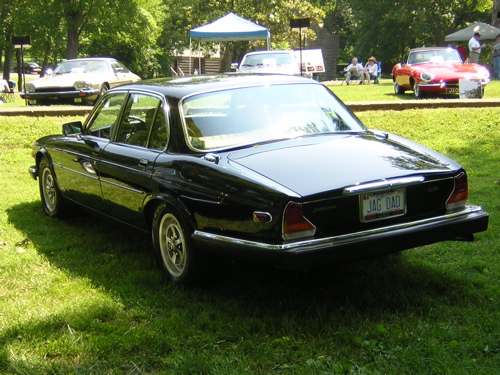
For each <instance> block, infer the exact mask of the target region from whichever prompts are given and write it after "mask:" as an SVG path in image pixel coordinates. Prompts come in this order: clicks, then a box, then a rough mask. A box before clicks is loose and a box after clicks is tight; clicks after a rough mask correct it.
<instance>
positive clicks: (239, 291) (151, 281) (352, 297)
mask: <svg viewBox="0 0 500 375" xmlns="http://www.w3.org/2000/svg"><path fill="white" fill-rule="evenodd" d="M7 214H8V219H9V221H10V222H11V223H12V224H13V225H14V226H15V227H16V228H17V229H18V230H19V231H20V232H22V233H25V235H26V236H27V238H26V239H19V241H20V246H23V245H22V241H23V240H25V244H27V245H26V246H34V247H35V248H36V250H37V252H38V253H40V254H43V255H44V256H45V257H46V258H47V259H48V260H49V261H50V262H51V264H53V265H55V266H57V267H59V268H60V269H64V270H65V271H66V272H70V273H71V274H72V275H74V276H75V277H83V278H88V279H90V280H92V284H93V285H98V286H100V287H102V288H104V290H111V291H112V292H113V293H114V294H117V295H120V296H121V298H122V299H123V300H124V301H127V300H128V301H129V303H131V304H134V302H133V300H134V299H135V298H139V297H140V296H144V295H148V296H150V297H151V298H152V301H151V303H152V304H156V303H158V300H156V299H157V298H158V299H159V300H163V301H168V300H169V298H164V295H165V293H166V294H168V293H171V292H172V291H173V290H177V291H178V292H179V291H181V293H183V294H185V298H187V299H189V298H190V296H191V297H193V298H196V297H194V296H195V295H198V294H199V293H203V294H205V295H210V296H212V299H211V300H213V298H215V299H218V298H220V299H221V301H228V300H232V301H234V302H235V303H237V304H241V307H244V309H243V310H244V311H248V314H250V315H252V314H254V313H255V312H252V309H251V308H250V309H248V308H247V306H249V304H250V305H255V306H261V308H259V309H258V310H259V311H261V310H262V306H265V307H266V309H267V308H269V309H270V310H272V311H273V312H275V313H280V312H281V313H284V312H292V311H293V312H296V313H299V314H304V313H307V312H308V311H309V310H310V309H316V308H317V307H318V306H320V307H321V308H323V309H325V311H329V313H330V312H331V311H338V310H342V309H344V308H347V307H349V308H354V309H356V310H358V311H360V312H361V311H364V310H366V309H369V310H370V314H373V312H374V311H377V310H379V311H380V312H383V311H388V310H394V311H413V312H415V311H416V310H421V309H423V310H426V309H428V308H431V306H432V305H433V304H438V303H448V304H449V303H457V304H463V303H472V302H473V301H471V299H474V298H476V297H475V296H473V295H470V294H469V292H468V290H469V287H470V286H469V285H467V284H466V283H465V282H464V281H461V280H457V279H455V278H453V277H450V276H448V275H447V274H444V273H443V272H442V270H440V269H439V268H438V267H433V266H432V265H429V264H427V263H425V262H421V261H420V260H419V257H418V256H415V255H418V254H419V253H422V252H423V253H425V252H426V251H430V252H432V251H433V249H428V248H425V247H423V248H418V249H413V250H407V251H405V252H403V253H397V254H391V255H387V256H382V257H376V258H370V259H366V260H361V261H357V262H353V263H348V264H339V265H335V266H330V267H324V268H317V269H311V270H302V271H290V270H282V269H276V268H274V267H272V266H267V265H262V264H254V263H249V262H241V261H232V260H226V259H217V261H216V262H212V263H213V265H212V266H211V269H210V270H207V274H208V275H209V276H210V277H207V279H206V280H207V281H206V282H204V283H200V284H199V285H196V286H195V287H190V288H188V287H185V288H177V287H175V286H173V285H171V284H169V283H168V282H167V281H166V278H165V277H164V275H163V274H162V272H161V271H160V269H159V267H157V265H156V261H155V259H154V256H153V254H152V251H151V241H150V238H149V236H148V235H146V234H143V233H139V232H134V231H131V230H128V229H125V228H121V227H117V226H115V225H113V224H111V223H106V222H105V221H102V220H100V219H96V218H94V217H92V216H87V215H83V214H82V215H77V216H75V217H73V218H69V219H66V220H57V219H50V218H48V217H47V216H45V215H44V214H43V210H42V208H41V207H40V203H36V202H35V203H22V204H19V205H15V206H12V207H11V208H9V209H8V210H7ZM27 218H28V219H27ZM131 287H132V288H133V290H130V288H131ZM408 291H411V293H409V292H408ZM475 293H476V294H475V295H477V290H476V291H475ZM444 296H446V298H443V297H444ZM213 301H214V306H215V305H216V304H217V303H216V302H215V300H213ZM453 301H455V302H453ZM143 302H144V301H143ZM207 303H209V302H207ZM182 304H184V302H183V303H182ZM170 307H171V306H170ZM212 307H213V306H212Z"/></svg>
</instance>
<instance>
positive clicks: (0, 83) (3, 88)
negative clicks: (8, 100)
mask: <svg viewBox="0 0 500 375" xmlns="http://www.w3.org/2000/svg"><path fill="white" fill-rule="evenodd" d="M0 92H10V87H9V82H7V80H5V79H2V80H0Z"/></svg>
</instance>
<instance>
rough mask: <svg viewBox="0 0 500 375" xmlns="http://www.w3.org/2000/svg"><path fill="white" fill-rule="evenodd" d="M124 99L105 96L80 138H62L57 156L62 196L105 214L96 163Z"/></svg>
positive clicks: (121, 95)
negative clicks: (59, 152)
mask: <svg viewBox="0 0 500 375" xmlns="http://www.w3.org/2000/svg"><path fill="white" fill-rule="evenodd" d="M126 98H127V92H126V91H123V92H117V93H110V94H108V95H107V96H106V97H105V98H104V99H103V100H102V101H101V102H100V104H98V107H96V108H95V110H94V111H93V112H92V113H91V114H90V116H89V118H88V120H87V122H86V124H85V127H84V129H83V132H82V134H77V135H71V136H67V137H66V138H65V146H64V148H63V151H62V153H61V154H60V165H61V168H62V171H61V177H62V178H60V179H59V183H60V188H61V191H62V192H63V194H64V196H65V197H66V198H68V199H71V200H73V201H75V202H77V203H79V204H82V205H84V206H86V207H88V208H91V209H93V210H96V211H100V212H105V207H104V203H103V199H102V191H101V185H100V181H99V179H100V171H99V168H98V163H99V159H100V158H101V154H102V152H103V150H104V149H105V148H106V146H107V145H108V144H109V142H110V139H111V137H112V135H113V134H114V132H115V130H116V129H115V128H116V125H117V124H118V122H119V119H120V116H121V112H122V106H123V104H124V103H125V100H126Z"/></svg>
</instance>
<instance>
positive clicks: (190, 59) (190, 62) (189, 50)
mask: <svg viewBox="0 0 500 375" xmlns="http://www.w3.org/2000/svg"><path fill="white" fill-rule="evenodd" d="M191 51H192V50H191V38H189V73H188V74H191V55H192V53H191Z"/></svg>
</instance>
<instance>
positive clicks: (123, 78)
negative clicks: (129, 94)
mask: <svg viewBox="0 0 500 375" xmlns="http://www.w3.org/2000/svg"><path fill="white" fill-rule="evenodd" d="M111 70H112V71H113V73H114V75H115V78H114V79H112V80H109V84H110V86H111V87H115V86H118V85H123V84H125V83H131V82H133V81H134V77H135V75H134V74H132V73H131V72H130V70H128V69H127V68H126V67H125V65H123V64H121V63H120V62H118V61H113V62H111Z"/></svg>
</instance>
